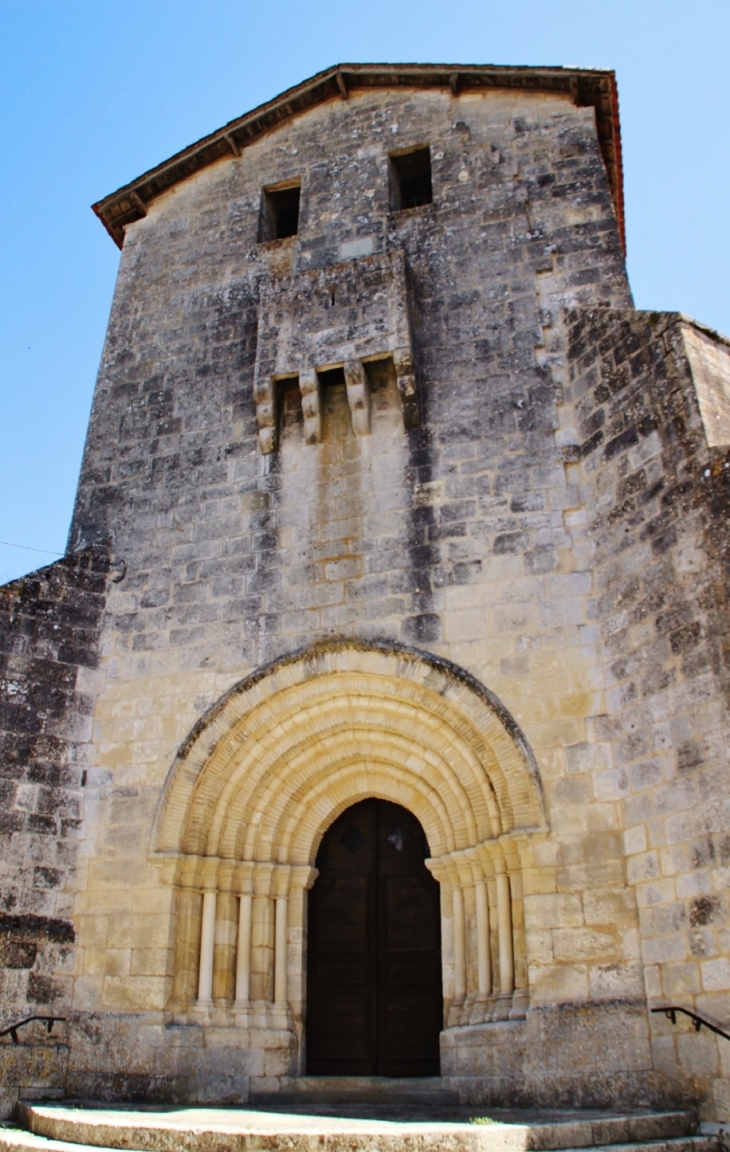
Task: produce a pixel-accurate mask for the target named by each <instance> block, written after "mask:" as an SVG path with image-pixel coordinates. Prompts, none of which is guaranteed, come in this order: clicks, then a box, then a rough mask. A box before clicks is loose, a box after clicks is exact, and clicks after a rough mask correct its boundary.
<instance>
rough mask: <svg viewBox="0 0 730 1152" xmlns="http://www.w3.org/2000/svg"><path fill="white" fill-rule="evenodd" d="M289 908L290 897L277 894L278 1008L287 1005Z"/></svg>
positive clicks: (276, 963)
mask: <svg viewBox="0 0 730 1152" xmlns="http://www.w3.org/2000/svg"><path fill="white" fill-rule="evenodd" d="M288 908H289V899H288V897H286V896H277V897H276V932H275V936H274V1003H275V1004H276V1006H277V1008H284V1007H286V954H287V938H286V932H287V919H288V918H287V912H288Z"/></svg>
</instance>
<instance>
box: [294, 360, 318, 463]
mask: <svg viewBox="0 0 730 1152" xmlns="http://www.w3.org/2000/svg"><path fill="white" fill-rule="evenodd" d="M299 391H300V392H301V394H302V418H303V420H304V442H305V444H319V442H320V440H321V439H322V389H321V386H320V383H319V376H318V375H317V373H316V372H315V371H314V369H305V370H304V371H302V372H300V373H299Z"/></svg>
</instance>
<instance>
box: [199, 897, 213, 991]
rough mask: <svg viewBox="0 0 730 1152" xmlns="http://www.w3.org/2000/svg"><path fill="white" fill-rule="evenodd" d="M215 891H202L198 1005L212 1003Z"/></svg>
mask: <svg viewBox="0 0 730 1152" xmlns="http://www.w3.org/2000/svg"><path fill="white" fill-rule="evenodd" d="M215 906H216V892H215V891H214V890H211V889H208V890H207V891H205V892H204V893H203V920H202V924H201V929H200V964H199V967H198V1007H200V1008H207V1007H209V1006H211V1005H212V1004H213V954H214V950H215Z"/></svg>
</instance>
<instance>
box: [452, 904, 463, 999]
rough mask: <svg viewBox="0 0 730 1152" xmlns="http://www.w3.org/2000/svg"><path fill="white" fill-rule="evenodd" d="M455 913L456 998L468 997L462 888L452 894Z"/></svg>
mask: <svg viewBox="0 0 730 1152" xmlns="http://www.w3.org/2000/svg"><path fill="white" fill-rule="evenodd" d="M451 899H452V907H453V913H454V998H455V999H456V1000H463V999H464V997H465V996H466V932H465V925H464V894H463V892H462V891H461V888H454V890H453V892H452V897H451Z"/></svg>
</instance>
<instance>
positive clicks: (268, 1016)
mask: <svg viewBox="0 0 730 1152" xmlns="http://www.w3.org/2000/svg"><path fill="white" fill-rule="evenodd" d="M369 796H375V797H379V798H381V799H384V800H391V801H393V802H394V803H396V804H401V805H403V806H404V807H405V808H408V809H409V810H410V811H411V812H413V814H414V815H415V816H417V817H418V819H419V820H420V821H421V824H422V825H423V828H424V830H425V832H426V835H427V838H428V843H429V849H430V852H431V858H430V860H429V861H428V862H427V865H428V867H429V868H430V869H431V871H432V873H433V875H434V876H435V877H436V879H437V880H438V881H439V883H440V886H441V916H442V954H443V955H442V962H443V988H444V1004H445V1025H446V1027H456V1026H464V1025H469V1024H476V1023H485V1022H488V1021H490V1020H500V1019H506V1018H509V1017H511V1018H513V1019H514V1018H518V1017H521V1016H522V1015H524V1012H525V1010H526V1007H527V1004H528V984H527V965H526V958H525V940H524V917H523V891H524V886H525V881H526V879H527V878H528V876H529V873H530V871H531V870H532V868H533V856H534V846H535V845H534V842H535V840H536V839H542V838H543V837H544V835H545V831H546V826H545V817H544V805H543V800H542V793H541V788H540V782H539V777H538V773H537V769H536V766H535V763H534V758H533V757H532V754H531V752H530V750H529V747H528V745H527V742H526V741H525V739H524V737H523V736H522V734H521V732H520V731H519V729H518V727H517V725H516V723H515V722H514V720H513V719H512V717H511V716H510V715H509V713H508V712H507V710H506V709H505V708H504V707H503V706H502V705H501V704H500V702H499V701H498V700H497V698H496V697H495V696H494V695H493V694H492V693H490V692H489V691H488V690H487V689H486V688H485V687H484V686H483V685H482V684H480V683H479V682H478V681H476V680H475V679H474V678H472V677H471V676H470V675H469V674H468V673H466V672H464V671H463V670H462V669H459V668H457V667H456V666H455V665H453V664H450V663H449V662H448V661H445V660H440V659H437V658H435V657H433V656H430V655H428V654H426V653H422V652H418V651H414V650H411V649H405V648H400V647H397V646H394V645H380V644H356V643H347V642H338V643H330V644H324V645H319V646H317V647H315V648H312V649H309V650H307V651H305V652H301V653H298V654H295V655H294V656H291V657H288V658H286V659H284V660H281V661H279V662H277V663H276V664H274V665H272V666H270V667H269V668H264V669H262V670H260V671H259V672H257V673H255V674H254V675H253V676H250V677H248V678H247V679H246V680H243V681H241V682H240V683H239V684H237V685H235V686H234V687H233V688H232V689H231V690H230V691H229V692H228V693H227V694H226V695H225V696H224V697H223V698H222V699H221V700H220V701H219V702H218V703H217V704H216V705H215V706H214V707H213V708H212V709H211V710H210V711H209V712H208V713H207V714H206V715H205V716H204V717H203V718H202V719H201V720H200V721H199V723H198V724H197V725H196V727H195V728H194V729H193V731H192V733H191V734H190V736H189V738H188V740H187V741H186V743H185V744H184V745H183V747H182V748H181V749H180V752H179V753H178V756H177V759H176V761H175V763H174V765H173V766H172V769H171V771H170V774H169V777H168V781H167V784H166V787H165V790H164V793H163V796H162V799H161V802H160V808H159V811H158V815H157V820H156V825H155V832H154V839H153V855H152V861H153V862H154V863H155V864H156V865H157V866H158V867H160V869H161V873H162V875H163V876H164V877H165V878H166V879H167V881H168V882H169V883H171V884H172V885H173V886H174V887H175V889H176V900H175V908H176V915H175V936H176V945H175V971H174V979H173V986H172V993H171V998H170V1003H169V1009H170V1010H171V1011H172V1012H174V1013H175V1014H176V1015H177V1016H178V1017H179V1016H183V1017H185V1016H187V1015H188V1014H190V1015H194V1016H195V1017H196V1018H198V1019H202V1020H203V1021H205V1020H209V1021H210V1022H211V1023H213V1022H215V1023H216V1024H217V1025H219V1026H220V1025H222V1024H230V1025H231V1026H235V1025H239V1026H245V1027H258V1028H261V1027H264V1028H266V1027H271V1028H276V1029H288V1030H289V1031H290V1032H291V1033H292V1041H293V1042H294V1040H295V1037H296V1036H298V1035H300V1034H301V1028H302V1024H303V1020H304V1013H305V996H306V956H305V949H306V892H307V889H308V888H310V887H311V886H312V884H313V883H314V880H315V878H316V875H317V873H316V870H315V869H314V860H315V857H316V854H317V849H318V847H319V843H320V841H321V839H322V836H323V835H324V833H325V831H326V830H327V828H328V827H329V826H330V824H332V822H333V821H334V820H335V819H336V817H337V816H338V815H339V814H340V813H341V812H343V811H344V810H345V809H346V808H348V807H349V806H350V805H352V804H354V803H355V802H356V801H358V800H361V799H364V798H366V797H369Z"/></svg>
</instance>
